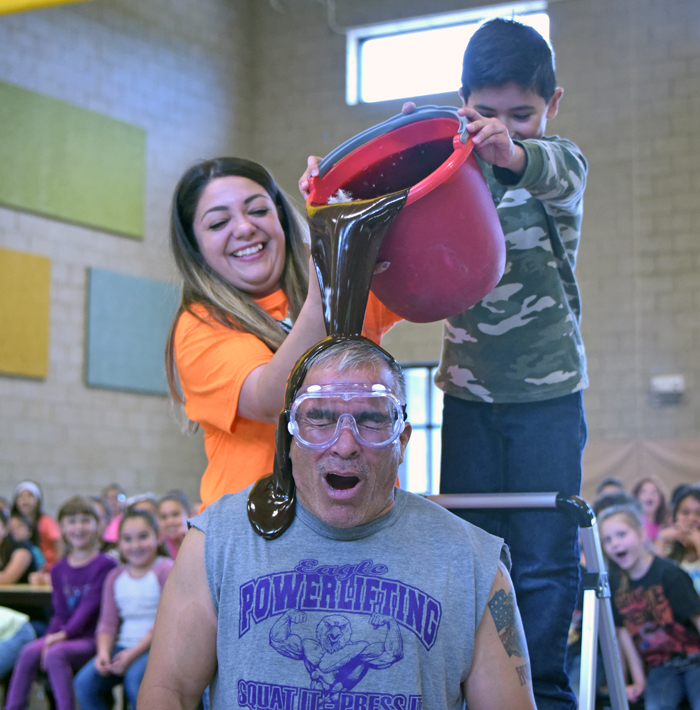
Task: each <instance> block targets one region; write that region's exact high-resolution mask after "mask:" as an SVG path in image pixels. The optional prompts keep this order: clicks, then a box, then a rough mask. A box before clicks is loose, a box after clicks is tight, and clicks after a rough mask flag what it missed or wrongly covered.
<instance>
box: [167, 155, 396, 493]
mask: <svg viewBox="0 0 700 710" xmlns="http://www.w3.org/2000/svg"><path fill="white" fill-rule="evenodd" d="M308 241H309V239H308V228H307V226H306V223H305V222H304V220H302V218H301V217H300V216H299V214H298V213H297V212H296V211H295V210H294V208H293V207H292V206H291V204H290V202H289V198H288V197H286V195H284V194H283V192H282V191H281V190H280V189H279V187H278V186H277V185H276V183H275V181H274V179H273V178H272V176H271V175H270V173H269V172H268V171H267V170H265V168H263V167H262V166H260V165H258V164H257V163H254V162H252V161H249V160H245V159H242V158H217V159H214V160H209V161H205V162H202V163H199V164H197V165H195V166H194V167H192V168H191V169H190V170H188V171H187V172H186V173H185V175H184V176H183V177H182V179H181V180H180V182H179V184H178V186H177V188H176V190H175V195H174V197H173V205H172V213H171V229H170V243H171V249H172V251H173V255H174V257H175V262H176V264H177V266H178V269H179V271H180V274H181V275H182V278H183V280H184V284H183V296H182V304H181V306H180V310H179V311H178V313H177V315H176V317H175V321H174V323H173V327H172V329H171V331H170V337H169V340H168V346H167V352H166V365H167V369H168V381H169V384H170V390H171V393H172V394H173V396H174V397H175V398H176V399H178V400H179V401H181V402H183V403H184V405H185V412H186V414H187V416H188V417H189V419H190V420H191V421H193V422H196V423H198V424H199V425H200V426H201V427H202V429H203V430H204V445H205V449H206V453H207V458H208V465H207V469H206V471H205V472H204V476H203V478H202V483H201V487H200V493H201V499H202V506H203V507H204V506H206V505H208V504H209V503H212V502H214V501H215V500H217V499H218V498H220V497H221V496H222V495H224V494H225V493H235V492H237V491H239V490H242V489H243V488H245V487H246V486H248V485H250V484H252V483H254V482H255V481H256V480H257V479H258V478H260V477H261V476H264V475H265V474H268V473H270V472H271V471H272V463H273V458H274V431H275V424H276V422H277V418H278V416H279V413H280V411H281V409H282V408H283V403H284V390H285V386H286V383H287V377H288V375H289V372H290V370H291V369H292V367H293V366H294V364H295V362H296V361H297V360H298V358H299V357H300V356H301V355H302V354H303V353H304V352H306V350H308V349H309V348H310V347H311V346H313V345H315V344H316V343H317V342H318V341H319V340H321V339H322V338H324V337H325V335H326V332H325V326H324V321H323V314H322V306H321V294H320V289H319V286H318V281H317V279H316V278H315V277H314V278H311V279H309V269H310V268H311V269H313V264H312V263H311V262H310V259H309V249H308ZM312 273H313V272H312ZM398 320H399V317H398V316H397V315H395V314H394V313H392V312H391V311H389V310H388V309H387V308H386V307H384V306H383V305H382V304H380V303H379V301H377V300H376V298H375V297H374V296H372V295H371V294H370V300H369V304H368V307H367V314H366V317H365V324H364V329H363V333H364V334H365V335H367V336H368V337H372V338H373V339H374V340H376V341H377V342H378V341H379V339H380V338H381V336H382V335H383V334H384V333H385V332H386V331H387V330H389V328H391V326H392V325H394V323H396V322H397V321H398ZM178 377H179V382H180V387H181V390H182V391H181V393H180V391H179V390H178V388H177V379H178Z"/></svg>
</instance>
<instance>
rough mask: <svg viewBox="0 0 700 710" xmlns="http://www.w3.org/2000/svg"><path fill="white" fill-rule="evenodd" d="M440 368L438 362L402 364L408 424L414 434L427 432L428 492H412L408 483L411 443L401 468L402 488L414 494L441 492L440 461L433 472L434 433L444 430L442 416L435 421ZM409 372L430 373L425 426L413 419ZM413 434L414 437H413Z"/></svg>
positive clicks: (427, 361)
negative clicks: (421, 371)
mask: <svg viewBox="0 0 700 710" xmlns="http://www.w3.org/2000/svg"><path fill="white" fill-rule="evenodd" d="M438 366H439V362H438V361H437V360H426V361H418V362H410V363H402V364H401V369H402V370H403V373H404V377H405V379H406V384H407V392H406V397H407V401H406V410H407V412H408V417H407V419H408V422H409V423H410V424H411V427H412V429H413V433H415V432H416V431H425V432H426V465H427V469H426V481H427V483H428V490H426V491H416V490H412V489H411V488H410V486H409V485H408V481H407V476H408V462H409V458H410V454H411V442H410V441H409V442H408V447H407V449H406V455H405V457H404V460H403V462H402V463H401V465H400V466H399V480H400V482H401V486H402V488H405V489H406V490H409V491H411V490H412V492H414V493H418V494H419V495H423V494H431V493H436V492H439V483H440V467H439V460H438V463H437V471H434V470H433V462H434V459H435V457H434V450H433V434H434V432H439V431H440V430H441V429H442V415H441V416H440V419H439V421H436V420H434V419H433V411H434V400H433V396H434V394H433V393H434V390H435V388H436V387H437V386H436V385H435V373H436V371H437V368H438ZM409 370H427V371H428V377H427V380H426V382H427V385H428V391H427V393H426V395H427V396H426V398H425V403H426V408H427V411H426V412H425V414H426V423H425V424H416V423H415V422H414V421H413V420H412V417H411V399H410V391H409V387H408V376H407V372H408V371H409ZM413 433H412V436H413Z"/></svg>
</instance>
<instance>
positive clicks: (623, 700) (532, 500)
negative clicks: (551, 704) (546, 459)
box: [425, 493, 629, 710]
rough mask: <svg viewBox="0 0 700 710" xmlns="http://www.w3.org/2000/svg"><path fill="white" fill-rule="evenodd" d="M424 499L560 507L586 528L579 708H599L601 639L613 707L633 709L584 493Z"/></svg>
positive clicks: (472, 506) (454, 505)
mask: <svg viewBox="0 0 700 710" xmlns="http://www.w3.org/2000/svg"><path fill="white" fill-rule="evenodd" d="M425 497H426V498H427V499H428V500H432V501H433V502H435V503H438V504H439V505H441V506H443V507H444V508H448V509H449V510H476V509H485V510H502V509H506V508H508V509H514V510H518V509H523V510H524V509H528V508H539V509H546V508H556V509H558V510H561V511H564V512H565V513H567V514H568V515H570V516H571V517H572V518H573V519H574V520H575V522H576V523H577V525H578V526H579V528H580V530H581V545H582V546H583V552H584V555H585V557H586V569H587V574H585V575H584V577H583V580H582V582H583V588H584V592H583V619H582V629H581V685H580V691H579V710H595V703H596V666H597V663H596V660H597V657H598V654H597V650H598V640H600V647H601V651H602V653H603V666H604V668H605V677H606V680H607V683H608V692H609V696H610V705H611V707H612V710H629V705H628V703H627V695H626V694H625V682H624V679H623V677H622V664H621V663H620V654H619V651H618V648H617V636H616V635H615V624H614V622H613V615H612V606H611V602H610V585H609V583H608V574H607V571H606V568H605V560H604V558H603V549H602V547H601V545H600V535H599V534H598V523H597V522H596V517H595V514H594V513H593V511H592V510H591V508H590V506H589V505H588V503H586V502H585V501H584V500H583V499H582V498H579V496H576V495H565V494H563V493H492V494H481V493H478V494H477V493H474V494H469V493H453V494H449V495H447V494H442V495H432V496H425Z"/></svg>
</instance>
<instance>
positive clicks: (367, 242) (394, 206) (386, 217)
mask: <svg viewBox="0 0 700 710" xmlns="http://www.w3.org/2000/svg"><path fill="white" fill-rule="evenodd" d="M407 197H408V189H406V190H401V191H400V192H393V193H391V194H389V195H382V196H381V197H376V198H374V199H372V200H360V201H357V202H341V203H337V204H331V205H323V206H322V207H314V206H310V207H309V208H308V209H307V213H308V218H309V227H310V228H311V255H312V257H313V260H314V266H315V267H316V274H317V276H318V282H319V285H320V286H321V299H322V301H323V318H324V320H325V323H326V333H328V335H334V334H342V335H350V334H354V335H359V334H360V333H361V332H362V324H363V322H364V320H365V311H366V309H367V299H368V298H369V288H370V285H371V283H372V275H373V272H374V266H375V263H376V261H377V254H378V252H379V247H381V245H382V242H383V241H384V237H385V236H386V232H387V230H388V229H389V227H390V226H391V223H392V222H393V221H394V218H395V217H396V215H398V213H399V212H400V211H401V208H402V207H403V206H404V203H405V202H406V198H407Z"/></svg>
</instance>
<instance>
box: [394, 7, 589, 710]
mask: <svg viewBox="0 0 700 710" xmlns="http://www.w3.org/2000/svg"><path fill="white" fill-rule="evenodd" d="M460 94H461V96H462V99H463V102H464V107H463V108H462V109H460V113H461V114H462V115H464V116H466V117H467V119H468V120H469V121H470V123H469V124H468V129H469V131H470V133H471V134H472V137H473V141H474V147H475V151H476V155H477V158H478V159H479V163H480V166H481V168H482V171H483V173H484V176H485V178H486V180H487V182H488V185H489V187H490V189H491V194H492V195H493V199H494V202H495V203H496V207H497V211H498V214H499V217H500V221H501V225H502V226H503V232H504V234H505V238H506V268H505V273H504V275H503V278H502V279H501V281H500V282H499V284H498V285H497V286H496V288H495V289H494V290H493V291H491V293H489V294H488V295H487V296H486V297H485V298H484V299H482V300H481V301H480V302H479V303H477V304H476V305H475V306H473V307H472V308H470V309H469V310H467V311H465V312H463V313H460V314H458V315H456V316H453V317H451V318H448V319H447V320H446V321H445V323H444V326H443V350H442V357H441V362H440V368H439V371H438V374H437V377H436V382H437V384H438V386H439V387H440V388H441V389H443V390H444V392H445V404H444V414H443V429H442V469H441V488H440V490H441V492H442V493H501V492H516V493H519V492H527V491H539V492H543V491H562V492H564V493H567V494H574V493H576V494H578V493H579V492H580V485H581V457H582V452H583V447H584V444H585V441H586V421H585V416H584V411H583V400H582V390H583V389H584V388H585V387H587V385H588V380H587V375H586V362H585V354H584V348H583V341H582V339H581V333H580V331H579V321H580V316H581V309H580V299H579V291H578V287H577V285H576V279H575V278H574V266H575V263H576V252H577V249H578V244H579V237H580V228H581V217H582V210H583V191H584V188H585V184H586V171H587V164H586V161H585V159H584V157H583V155H582V154H581V151H580V150H579V149H578V148H577V146H576V145H574V144H573V143H572V142H571V141H568V140H564V139H562V138H559V137H558V136H544V131H545V126H546V123H547V120H548V119H551V118H554V117H555V116H556V113H557V110H558V107H559V101H560V100H561V97H562V94H563V90H562V89H561V88H560V87H557V86H556V79H555V75H554V61H553V56H552V53H551V50H550V48H549V46H548V44H547V43H546V42H545V40H544V39H542V37H541V36H540V35H539V34H538V33H537V32H536V31H535V30H533V29H531V28H529V27H526V26H525V25H522V24H520V23H517V22H513V21H509V20H501V19H497V20H492V21H490V22H487V23H486V24H484V25H483V26H482V27H481V28H480V29H479V30H478V31H477V32H476V33H475V34H474V36H473V37H472V39H471V40H470V42H469V45H468V46H467V50H466V52H465V56H464V66H463V75H462V89H461V91H460ZM404 110H410V108H408V109H407V108H404ZM459 514H460V515H461V516H462V517H464V518H467V519H468V520H470V521H471V522H472V523H475V524H476V525H479V526H480V527H482V528H484V529H486V530H487V531H488V532H490V533H493V534H495V535H499V536H501V537H503V538H504V539H505V540H506V542H507V543H508V544H509V545H510V548H511V553H512V558H513V582H514V585H515V589H516V593H517V597H518V605H519V607H520V611H521V614H522V619H523V625H524V627H525V635H526V637H527V640H528V647H529V649H530V660H531V670H532V680H533V687H534V691H535V698H536V701H537V707H538V710H554V709H555V708H556V709H557V710H564V709H565V708H566V710H574V709H575V708H576V700H575V697H574V696H573V694H572V692H571V689H570V687H569V683H568V679H567V676H566V672H565V670H564V660H565V654H566V645H567V633H568V628H569V624H570V622H571V618H572V613H573V610H574V606H575V603H576V594H577V588H578V562H579V554H578V547H577V546H578V541H577V540H578V536H577V533H578V530H577V527H576V525H575V523H573V522H571V521H570V520H569V519H568V518H567V517H566V516H565V514H563V513H561V512H557V511H537V512H530V511H512V512H507V511H505V512H501V511H492V512H489V513H478V512H472V511H459Z"/></svg>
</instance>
